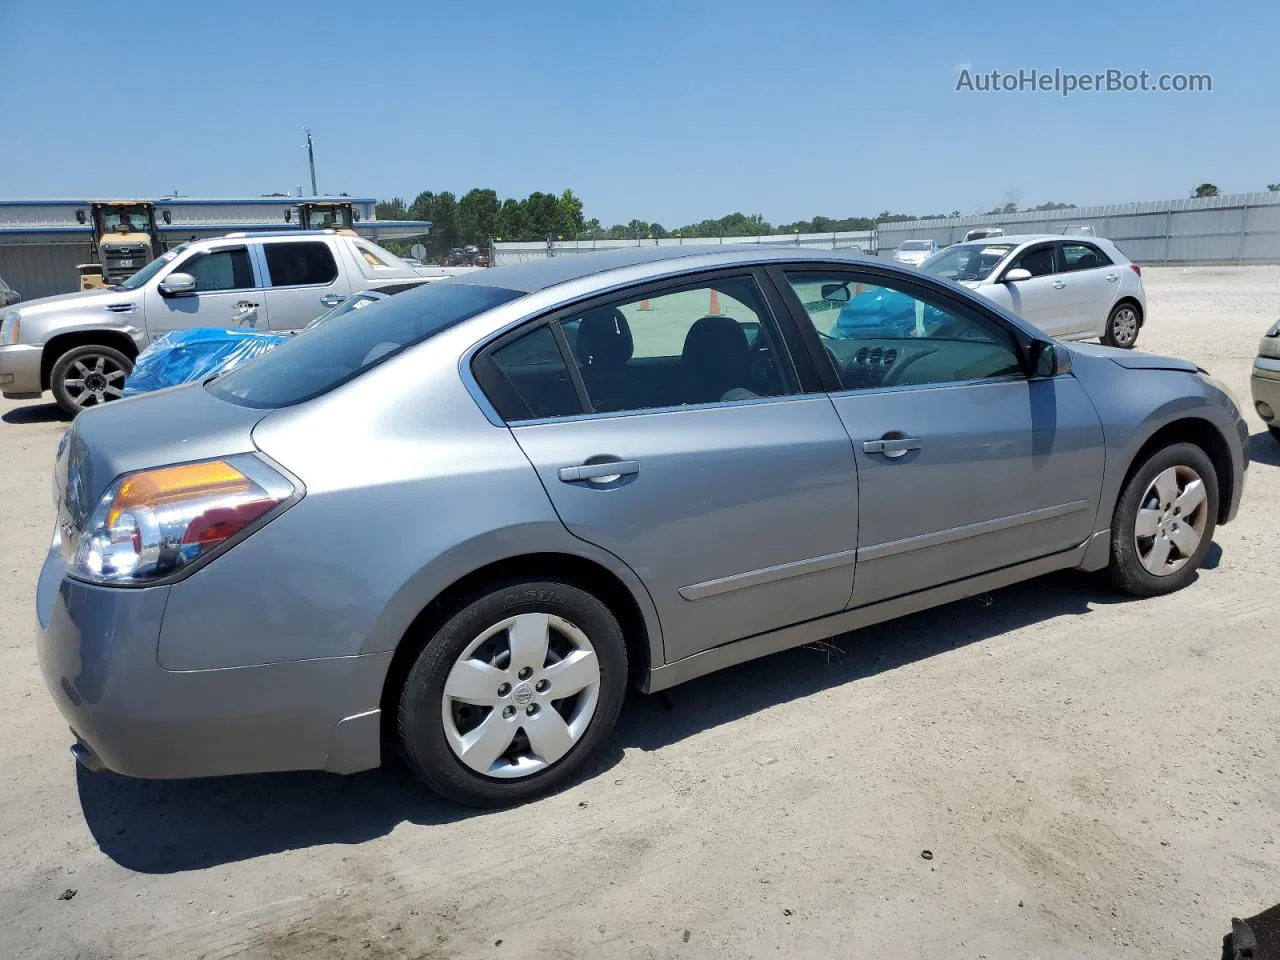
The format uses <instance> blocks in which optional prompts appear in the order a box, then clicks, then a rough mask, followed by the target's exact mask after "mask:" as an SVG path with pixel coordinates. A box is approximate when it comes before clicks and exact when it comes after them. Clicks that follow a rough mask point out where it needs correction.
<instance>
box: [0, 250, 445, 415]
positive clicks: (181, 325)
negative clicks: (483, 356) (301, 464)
mask: <svg viewBox="0 0 1280 960" xmlns="http://www.w3.org/2000/svg"><path fill="white" fill-rule="evenodd" d="M435 270H439V268H435ZM435 270H433V269H432V268H423V269H415V268H414V267H412V266H410V265H409V264H408V263H405V262H404V261H403V260H401V259H400V258H399V257H397V256H396V255H395V254H393V253H391V252H390V251H389V250H385V249H383V248H382V247H380V246H378V245H377V244H375V243H371V242H370V241H368V240H365V239H364V238H363V237H354V236H349V235H347V234H340V233H335V232H334V231H332V230H317V231H302V230H293V231H288V232H279V233H232V234H228V235H227V236H225V237H217V238H214V239H209V240H195V241H192V242H190V243H184V244H182V245H181V246H178V247H175V248H174V249H172V250H170V251H168V252H167V253H165V254H163V255H162V256H160V257H159V258H157V259H156V260H153V261H152V262H151V263H149V264H147V266H145V267H143V268H142V269H141V270H139V271H138V272H137V273H135V274H134V275H133V276H132V277H130V278H129V279H128V280H126V281H125V282H124V283H121V284H120V285H119V286H116V287H111V288H109V289H106V290H92V291H83V292H77V293H67V294H62V295H60V296H56V297H45V298H43V299H40V300H30V301H28V302H26V303H23V304H21V305H20V306H18V307H16V308H14V309H11V310H6V311H5V312H4V313H3V315H2V317H0V391H3V393H4V395H5V396H6V397H8V398H10V399H29V400H33V399H38V398H39V397H40V396H41V395H42V394H43V393H44V391H46V390H52V391H53V396H54V399H55V400H57V401H58V404H59V405H60V406H61V407H62V408H63V409H64V410H66V411H67V412H68V413H72V414H75V413H77V412H79V411H80V410H81V409H82V408H84V407H86V406H91V405H93V404H95V403H102V402H105V401H107V400H113V399H116V398H118V397H119V396H121V394H122V392H123V388H124V382H125V379H126V378H127V377H128V375H129V372H130V370H131V369H132V367H133V360H134V358H135V357H137V355H138V353H139V351H141V350H142V349H143V348H144V347H146V346H147V344H149V343H150V342H151V341H152V340H153V339H154V338H156V337H159V336H162V335H163V334H166V333H168V332H170V331H171V330H181V329H185V328H188V327H237V326H242V327H255V328H256V329H259V330H281V331H284V330H299V329H301V328H302V327H304V326H306V325H307V323H308V322H309V321H311V320H312V319H314V318H315V317H316V316H318V315H319V314H321V313H324V312H325V311H326V310H328V309H329V308H331V307H333V306H336V305H337V304H339V303H341V302H342V301H343V300H345V299H346V298H347V297H348V296H350V295H351V294H353V293H359V292H361V291H363V290H377V289H378V288H379V286H381V285H383V284H384V283H393V282H396V281H403V280H408V279H421V278H423V277H424V276H425V277H427V278H428V279H444V276H445V275H446V274H445V273H444V272H441V273H438V274H437V273H435ZM452 272H463V271H450V273H452Z"/></svg>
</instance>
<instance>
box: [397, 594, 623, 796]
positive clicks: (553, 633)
mask: <svg viewBox="0 0 1280 960" xmlns="http://www.w3.org/2000/svg"><path fill="white" fill-rule="evenodd" d="M626 677H627V653H626V644H625V642H624V640H623V636H622V629H621V627H619V625H618V622H617V620H616V618H615V617H614V616H613V614H612V613H611V612H610V611H609V609H608V607H606V606H605V605H604V604H603V603H601V602H600V601H599V600H597V599H596V598H595V597H594V596H592V595H591V594H589V593H587V592H586V591H584V590H581V589H579V588H578V587H576V586H573V585H571V584H567V583H558V582H551V581H547V582H540V581H538V582H535V581H528V582H522V583H512V584H506V585H502V586H499V587H497V588H495V589H493V590H491V591H490V592H488V593H486V594H484V595H482V596H479V597H477V598H474V599H472V600H471V601H470V602H468V603H466V604H465V605H464V606H463V607H462V608H461V609H460V610H458V612H456V613H455V614H454V615H453V616H452V617H450V618H449V619H448V620H447V621H446V622H445V624H444V626H442V627H441V628H440V630H439V631H438V632H437V633H436V634H435V636H434V637H432V638H431V640H430V641H429V642H428V643H427V645H426V646H425V647H424V648H423V650H422V652H421V653H420V654H419V655H418V659H417V662H415V663H414V665H413V667H412V668H411V669H410V671H409V675H408V677H407V678H406V680H405V685H404V690H403V692H402V693H401V697H400V706H399V712H398V721H399V729H400V747H401V751H402V752H403V754H404V757H405V760H406V761H407V762H408V764H409V766H410V768H411V769H412V770H413V771H414V773H416V774H417V775H418V776H419V777H420V778H421V779H422V780H423V781H425V782H426V784H427V785H428V786H430V787H431V788H432V789H434V790H435V791H436V792H438V793H440V794H443V795H444V796H445V797H447V798H449V799H451V800H454V801H457V802H459V803H464V804H468V805H470V806H501V805H504V804H510V803H519V802H521V801H524V800H530V799H533V798H534V797H536V796H540V795H542V794H544V793H548V792H550V791H552V790H555V789H556V788H557V787H559V786H561V785H563V784H564V783H565V782H566V781H567V780H568V779H569V778H570V777H572V776H573V773H574V771H575V770H577V769H578V768H579V767H581V766H582V764H583V763H584V762H586V761H587V760H588V759H589V758H590V756H591V754H593V753H594V752H595V751H596V749H597V748H598V747H599V746H600V744H601V743H603V742H604V740H605V739H606V738H607V737H608V736H609V734H610V732H611V731H612V729H613V725H614V722H615V721H616V719H617V716H618V711H619V709H620V708H621V706H622V700H623V696H624V694H625V691H626Z"/></svg>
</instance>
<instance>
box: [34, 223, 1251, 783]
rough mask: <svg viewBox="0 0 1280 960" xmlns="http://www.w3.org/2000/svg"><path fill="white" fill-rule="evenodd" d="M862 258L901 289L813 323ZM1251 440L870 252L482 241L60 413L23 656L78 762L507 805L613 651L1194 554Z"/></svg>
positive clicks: (1190, 372) (601, 708)
mask: <svg viewBox="0 0 1280 960" xmlns="http://www.w3.org/2000/svg"><path fill="white" fill-rule="evenodd" d="M877 291H880V292H882V293H883V294H884V295H885V297H887V298H889V299H893V300H902V299H904V298H905V299H906V300H908V301H910V303H911V310H910V311H909V313H910V316H911V317H912V320H911V322H910V323H908V324H903V325H876V324H870V325H868V326H866V327H865V328H863V329H860V328H859V327H858V326H857V325H856V324H855V325H853V326H852V327H850V326H849V325H847V324H846V325H845V326H843V327H842V326H841V325H840V323H839V320H840V317H841V315H842V314H843V313H844V311H845V307H846V306H847V305H848V304H849V303H850V302H851V301H853V300H855V299H856V298H857V297H858V296H866V295H868V294H875V293H876V292H877ZM1246 436H1247V429H1246V427H1245V423H1244V421H1243V420H1242V417H1241V413H1240V410H1239V408H1238V405H1237V403H1236V401H1235V400H1234V399H1233V397H1232V396H1231V394H1230V393H1229V392H1228V391H1227V389H1226V388H1225V387H1223V386H1222V385H1221V384H1220V383H1218V382H1217V381H1216V380H1214V379H1213V377H1211V376H1210V375H1209V374H1207V373H1206V372H1205V371H1203V370H1200V369H1198V368H1197V367H1196V366H1195V365H1194V364H1192V363H1188V362H1186V361H1184V360H1178V359H1173V358H1168V357H1159V356H1151V355H1146V354H1141V353H1135V352H1132V351H1129V350H1119V349H1111V348H1107V347H1102V346H1096V345H1070V346H1068V345H1065V344H1062V343H1059V342H1056V341H1054V340H1052V339H1050V338H1048V337H1047V336H1046V335H1045V334H1044V333H1043V332H1041V331H1040V330H1038V329H1037V328H1036V327H1034V326H1032V325H1031V324H1029V323H1027V322H1025V321H1024V320H1022V319H1020V318H1019V317H1017V316H1015V315H1014V314H1012V313H1010V312H1008V311H1006V310H1004V309H1003V308H1001V307H1000V306H999V305H997V304H994V303H992V302H991V301H990V300H987V299H985V298H983V297H980V296H978V295H977V294H975V293H972V292H971V291H969V290H968V289H966V288H964V287H963V286H960V285H958V284H955V283H952V282H949V281H947V280H944V279H940V278H938V277H934V276H930V275H928V274H924V273H921V272H920V271H918V270H915V269H912V268H910V267H905V266H902V265H896V264H893V263H890V262H886V261H884V260H879V259H874V258H867V257H862V256H858V255H855V254H849V253H844V252H840V251H813V250H802V249H797V248H787V249H769V248H761V247H759V246H751V247H746V248H737V247H716V248H713V249H711V250H708V251H703V250H699V249H698V248H691V247H682V248H662V249H654V248H648V249H637V250H634V251H627V252H624V253H612V254H584V255H580V256H566V257H557V258H555V259H549V260H545V261H542V262H535V263H525V264H520V265H516V266H510V267H501V268H497V269H490V270H485V271H480V272H476V273H471V274H467V275H465V276H461V277H457V278H454V279H449V280H445V281H442V282H439V283H434V284H430V285H428V286H425V287H423V288H421V289H418V290H413V291H410V292H408V293H404V294H401V295H399V296H396V297H393V298H391V299H389V300H383V301H380V302H378V303H374V304H371V305H369V306H368V307H366V308H365V309H363V310H361V311H358V312H354V313H350V314H347V315H346V316H342V317H336V318H334V319H333V321H332V322H329V323H325V324H323V325H321V326H319V327H317V328H316V329H314V330H312V331H311V332H309V333H308V334H307V335H306V336H302V337H298V338H297V339H295V340H292V341H290V342H288V343H285V344H282V345H281V346H279V347H277V348H276V349H275V350H273V351H271V352H270V353H267V354H266V355H264V356H262V357H261V358H259V359H257V360H255V361H253V362H251V363H249V364H246V365H245V366H242V367H240V368H238V369H236V370H233V371H231V372H229V373H225V374H223V375H221V376H217V377H214V378H209V379H206V380H204V381H202V382H196V383H192V384H189V385H186V386H183V387H178V388H176V389H173V390H170V391H166V392H164V393H161V394H155V395H147V396H141V397H138V398H135V399H129V400H124V401H121V402H118V403H113V404H110V405H108V406H105V407H102V408H99V409H91V410H87V411H85V412H83V413H81V414H80V415H79V416H78V417H77V418H76V419H75V421H74V422H73V424H72V426H71V428H70V430H69V431H68V432H67V435H66V436H65V437H64V438H63V441H62V443H61V445H60V446H59V449H58V453H57V458H56V461H55V467H54V482H53V491H54V497H55V499H56V506H57V521H56V525H55V528H54V531H53V535H52V541H51V544H50V547H49V551H48V555H47V557H46V559H45V561H44V566H43V569H42V571H41V572H40V575H39V583H38V587H37V603H36V607H37V620H38V623H37V645H38V651H39V658H40V663H41V665H42V669H43V673H44V677H45V680H46V682H47V685H48V688H49V690H50V692H51V694H52V696H53V698H54V700H55V701H56V702H57V705H58V708H59V709H60V710H61V711H62V713H63V714H64V716H65V717H66V719H67V721H68V723H69V725H70V727H71V730H72V734H73V747H72V750H73V752H74V754H75V755H76V757H77V759H78V760H79V761H80V762H81V763H82V764H84V765H85V766H86V767H88V768H89V769H91V770H101V769H110V770H114V771H117V772H119V773H122V774H127V775H130V776H136V777H160V778H162V777H197V776H210V775H224V774H238V773H249V772H258V771H270V770H295V769H323V770H330V771H334V772H338V773H351V772H355V771H359V770H365V769H368V768H371V767H375V766H378V765H379V764H380V763H381V762H382V760H383V758H384V755H385V751H386V749H387V748H390V749H393V750H395V751H398V752H399V753H400V754H401V755H402V756H403V758H404V760H405V761H406V762H407V764H408V766H409V767H410V768H411V769H412V771H413V772H414V773H415V774H416V775H417V776H418V777H420V778H421V780H422V781H424V782H425V783H426V784H427V785H428V786H430V787H431V788H433V789H435V790H436V791H438V792H439V793H441V794H443V795H445V796H446V797H448V798H451V799H452V800H454V801H457V802H461V803H466V804H473V805H500V804H507V803H513V802H518V801H522V800H527V799H530V798H532V797H534V796H537V795H539V794H542V793H545V792H547V791H550V790H553V789H555V788H556V787H557V786H559V785H562V784H564V783H565V782H566V780H568V779H569V778H571V777H573V776H574V774H575V771H580V770H581V768H582V767H583V765H584V764H586V763H587V762H588V761H589V759H590V758H591V756H592V754H594V753H595V752H596V751H597V750H598V749H599V748H600V747H601V745H602V744H603V743H604V742H605V741H606V740H608V738H609V736H610V732H611V730H612V728H613V726H614V721H615V719H616V718H617V716H618V712H619V709H620V708H621V706H622V702H623V698H624V694H625V692H626V689H627V687H628V685H629V684H634V685H636V686H638V687H639V688H640V689H641V690H644V691H657V690H662V689H664V688H667V687H671V686H672V685H674V684H678V683H681V682H684V681H686V680H689V679H691V678H693V677H697V676H699V675H702V674H706V673H709V672H711V671H715V670H719V669H722V668H725V667H728V666H731V665H733V664H736V663H739V662H742V661H744V660H748V659H750V658H753V657H760V656H764V655H767V654H770V653H772V652H774V651H778V650H782V649H784V648H788V647H793V646H796V645H799V644H804V643H809V642H812V641H814V640H816V639H819V638H823V637H829V636H833V635H836V634H841V633H844V632H846V631H849V630H852V629H855V628H858V627H861V626H864V625H867V624H871V623H876V622H879V621H884V620H888V619H891V618H894V617H898V616H902V615H903V614H907V613H911V612H913V611H916V610H920V609H923V608H926V607H930V606H935V605H937V604H942V603H946V602H949V601H953V600H956V599H959V598H962V597H965V596H968V595H972V594H976V593H980V592H983V591H987V590H991V589H994V588H997V587H1000V586H1003V585H1006V584H1010V583H1013V582H1015V581H1019V580H1024V579H1027V578H1030V577H1035V576H1038V575H1040V574H1044V573H1048V572H1050V571H1054V570H1063V569H1068V568H1074V569H1079V570H1085V571H1098V572H1100V573H1103V574H1105V575H1106V576H1107V577H1109V578H1110V580H1111V581H1112V582H1113V583H1114V584H1115V585H1116V586H1117V587H1118V588H1120V589H1122V590H1124V591H1127V592H1129V593H1130V594H1133V595H1136V596H1139V597H1148V596H1151V595H1154V594H1162V593H1168V592H1169V591H1172V590H1177V589H1179V588H1181V587H1184V586H1186V585H1188V584H1189V583H1191V582H1192V581H1193V580H1194V579H1195V576H1196V568H1197V567H1198V566H1199V565H1200V564H1201V561H1202V560H1203V559H1204V557H1205V553H1206V551H1207V550H1208V549H1209V547H1210V542H1211V540H1212V538H1213V535H1214V529H1215V526H1216V525H1218V524H1223V523H1227V522H1229V521H1230V520H1231V519H1232V518H1233V517H1234V516H1235V514H1236V511H1237V507H1238V506H1239V503H1240V498H1241V492H1242V489H1243V484H1244V477H1245V466H1246V458H1245V453H1244V439H1245V437H1246ZM789 709H794V710H803V709H804V704H803V703H797V704H795V705H793V706H792V707H790V708H789Z"/></svg>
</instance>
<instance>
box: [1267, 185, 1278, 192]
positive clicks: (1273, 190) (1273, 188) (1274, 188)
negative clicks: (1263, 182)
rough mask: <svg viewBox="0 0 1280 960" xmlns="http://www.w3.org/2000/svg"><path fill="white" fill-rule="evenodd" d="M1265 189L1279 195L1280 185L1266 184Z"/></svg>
mask: <svg viewBox="0 0 1280 960" xmlns="http://www.w3.org/2000/svg"><path fill="white" fill-rule="evenodd" d="M1267 189H1268V190H1270V191H1271V192H1272V193H1280V183H1268V184H1267Z"/></svg>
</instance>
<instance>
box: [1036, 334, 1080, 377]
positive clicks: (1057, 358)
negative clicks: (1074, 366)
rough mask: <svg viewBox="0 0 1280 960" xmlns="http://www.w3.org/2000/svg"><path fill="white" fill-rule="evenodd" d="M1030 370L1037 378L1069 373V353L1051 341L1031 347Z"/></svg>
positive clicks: (1037, 342)
mask: <svg viewBox="0 0 1280 960" xmlns="http://www.w3.org/2000/svg"><path fill="white" fill-rule="evenodd" d="M1031 368H1032V369H1033V370H1034V371H1035V375H1036V376H1037V377H1057V376H1060V375H1062V374H1064V373H1070V372H1071V351H1070V350H1069V349H1067V348H1066V347H1064V346H1063V345H1062V344H1060V343H1055V342H1053V341H1052V340H1037V341H1036V342H1035V343H1033V344H1032V345H1031Z"/></svg>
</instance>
